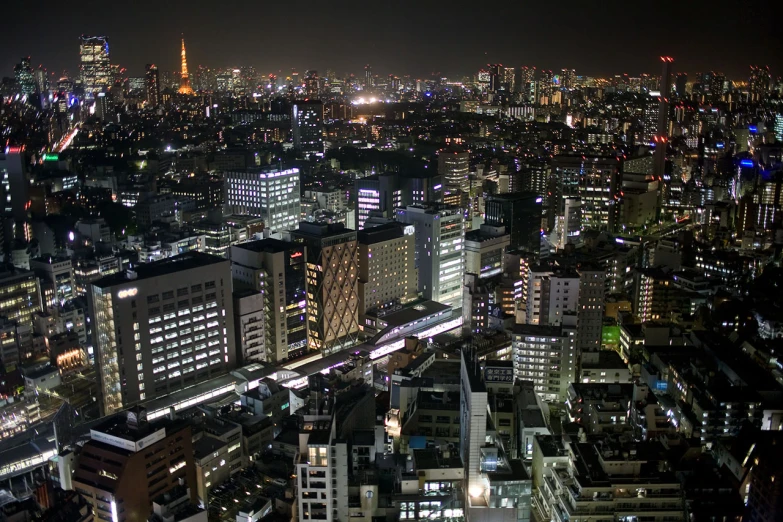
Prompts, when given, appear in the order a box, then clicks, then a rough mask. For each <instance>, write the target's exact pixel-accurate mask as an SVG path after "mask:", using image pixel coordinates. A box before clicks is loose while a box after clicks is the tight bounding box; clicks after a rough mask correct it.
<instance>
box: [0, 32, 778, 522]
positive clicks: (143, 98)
mask: <svg viewBox="0 0 783 522" xmlns="http://www.w3.org/2000/svg"><path fill="white" fill-rule="evenodd" d="M189 42H190V40H189ZM78 43H79V46H78V50H79V55H78V59H79V68H78V71H76V74H75V75H73V76H72V75H70V74H68V73H64V74H63V75H62V76H61V77H59V78H55V76H52V75H51V74H50V73H48V72H47V70H46V69H44V68H43V67H40V66H39V67H38V68H34V66H33V62H32V61H31V58H30V57H27V58H23V59H22V60H21V61H20V63H19V64H18V65H17V66H16V67H15V68H14V71H13V75H12V76H8V77H5V78H3V80H2V82H0V105H1V106H2V110H0V135H1V136H2V137H3V140H2V142H3V143H4V145H3V148H2V149H0V203H2V207H1V209H2V214H0V217H1V218H2V227H0V244H2V253H1V255H2V263H0V483H2V488H0V518H3V519H8V520H13V521H21V520H24V521H29V520H35V521H57V522H92V521H95V520H102V521H105V522H143V521H149V522H228V521H232V520H235V521H236V522H256V521H259V520H280V521H283V520H286V521H289V520H296V521H302V522H303V521H312V520H323V521H334V522H378V521H392V520H403V521H408V520H428V521H442V522H462V521H465V522H474V521H496V520H513V521H517V522H549V521H551V522H572V521H592V522H608V521H620V522H693V521H706V520H721V521H724V522H725V521H730V522H740V521H764V522H767V521H773V520H783V501H781V500H780V499H781V495H780V494H779V493H780V491H779V489H780V484H781V483H783V480H781V479H783V460H782V459H781V454H780V453H781V448H783V368H782V367H781V364H780V362H779V359H780V357H779V353H780V351H781V350H782V349H783V308H782V306H783V300H781V298H780V293H781V291H780V289H781V288H783V269H782V268H781V256H782V253H783V81H781V79H780V78H779V77H773V75H772V71H771V70H770V69H769V68H768V67H766V66H760V65H753V66H751V67H750V69H749V73H748V75H747V77H746V78H735V79H730V78H728V77H727V76H726V75H724V74H722V73H719V72H709V73H697V74H695V75H694V74H686V73H685V72H682V71H678V70H677V62H676V61H675V59H674V58H672V57H668V56H662V57H660V71H657V72H656V73H655V74H647V73H645V74H639V75H627V74H621V75H613V76H609V77H601V78H599V77H590V76H583V75H580V74H577V71H576V70H575V69H570V68H565V69H562V70H559V71H552V70H541V69H537V68H535V67H531V66H521V67H519V66H511V67H506V66H504V65H502V64H488V65H486V66H484V67H482V68H481V69H480V70H478V71H476V72H475V73H474V74H470V75H467V76H465V77H441V76H440V75H435V76H432V77H427V78H415V77H411V76H405V75H400V76H397V75H394V74H390V75H388V76H384V75H382V74H380V73H379V72H378V68H376V67H375V66H371V65H369V64H368V65H366V66H365V67H364V68H363V69H362V70H361V71H359V73H358V74H355V75H354V74H337V73H335V72H334V71H332V70H326V71H322V72H323V74H319V72H318V71H316V70H307V71H305V72H304V73H303V74H299V73H298V72H297V71H296V70H294V69H292V70H291V72H290V74H288V73H282V72H278V73H275V74H270V75H264V74H261V73H259V72H257V71H256V70H255V69H254V68H253V67H238V68H234V67H228V68H209V67H203V66H201V65H194V64H196V63H198V60H199V49H198V47H196V46H189V47H188V48H187V49H188V50H189V51H190V53H189V54H186V47H185V39H184V38H183V39H182V40H181V46H180V48H179V49H180V62H179V63H181V68H180V70H178V71H167V70H164V69H162V68H160V67H159V66H158V65H156V64H153V63H149V64H147V65H146V67H145V68H144V71H143V75H141V76H138V77H133V76H130V72H128V71H127V70H126V69H125V68H123V67H121V66H120V65H117V64H116V63H113V59H114V58H113V55H112V54H110V47H109V38H107V37H104V36H86V35H84V36H81V37H80V38H79V41H78ZM170 51H171V54H172V57H173V58H176V52H177V49H176V48H175V49H171V50H170ZM188 57H190V66H189V65H188ZM194 58H195V60H194ZM656 60H657V59H656ZM172 61H173V60H172ZM630 65H632V64H630ZM474 66H475V64H471V65H470V67H471V68H473V67H474ZM140 73H141V71H140Z"/></svg>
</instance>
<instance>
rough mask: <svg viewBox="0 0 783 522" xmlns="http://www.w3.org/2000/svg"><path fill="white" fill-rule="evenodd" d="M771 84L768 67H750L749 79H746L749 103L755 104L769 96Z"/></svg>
mask: <svg viewBox="0 0 783 522" xmlns="http://www.w3.org/2000/svg"><path fill="white" fill-rule="evenodd" d="M771 84H772V75H771V74H770V72H769V66H766V65H763V66H761V65H751V66H750V77H749V78H748V93H749V95H750V101H752V102H757V101H761V100H762V99H764V98H765V97H766V96H767V95H768V94H769V88H770V85H771Z"/></svg>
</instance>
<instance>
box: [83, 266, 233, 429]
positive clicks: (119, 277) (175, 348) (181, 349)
mask: <svg viewBox="0 0 783 522" xmlns="http://www.w3.org/2000/svg"><path fill="white" fill-rule="evenodd" d="M89 310H90V317H92V318H93V330H92V332H93V345H94V347H95V361H96V365H97V368H98V375H99V378H100V386H101V395H102V401H101V404H100V407H101V412H102V413H103V414H107V415H108V414H110V413H114V412H116V411H118V410H121V409H123V408H127V407H128V406H130V405H133V404H136V403H139V402H143V401H145V400H147V397H149V398H150V399H152V398H154V397H159V396H161V395H165V394H167V393H171V392H173V391H175V390H178V389H181V388H184V387H186V386H190V385H192V384H196V383H199V382H202V381H204V380H207V379H210V378H213V377H216V376H218V375H222V374H224V373H226V372H228V371H229V370H231V369H233V368H234V367H235V366H236V351H235V345H234V311H233V301H232V296H231V266H230V263H229V261H228V260H226V259H222V258H219V257H216V256H212V255H209V254H202V253H199V252H188V253H186V254H181V255H178V256H174V257H170V258H168V259H164V260H162V261H157V262H154V263H146V264H142V265H139V266H137V267H136V269H135V270H126V271H125V272H121V273H116V274H112V275H109V276H106V277H104V278H102V279H99V280H98V281H95V282H94V283H92V285H91V286H90V292H89Z"/></svg>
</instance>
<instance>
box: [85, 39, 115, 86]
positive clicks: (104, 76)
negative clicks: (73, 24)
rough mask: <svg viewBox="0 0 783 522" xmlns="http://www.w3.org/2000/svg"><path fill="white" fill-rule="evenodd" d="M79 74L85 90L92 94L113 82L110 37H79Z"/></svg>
mask: <svg viewBox="0 0 783 522" xmlns="http://www.w3.org/2000/svg"><path fill="white" fill-rule="evenodd" d="M79 76H80V79H81V82H82V87H83V88H84V92H85V93H87V94H92V93H94V92H96V91H100V90H103V89H104V88H106V89H108V88H110V87H111V86H112V84H113V75H112V70H111V61H110V60H109V39H108V38H107V37H105V36H84V35H82V36H81V37H80V39H79Z"/></svg>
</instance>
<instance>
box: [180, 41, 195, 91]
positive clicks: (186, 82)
mask: <svg viewBox="0 0 783 522" xmlns="http://www.w3.org/2000/svg"><path fill="white" fill-rule="evenodd" d="M179 93H180V94H193V89H192V88H191V87H190V75H189V74H188V59H187V58H186V57H185V39H184V38H183V39H182V78H181V79H180V81H179Z"/></svg>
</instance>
